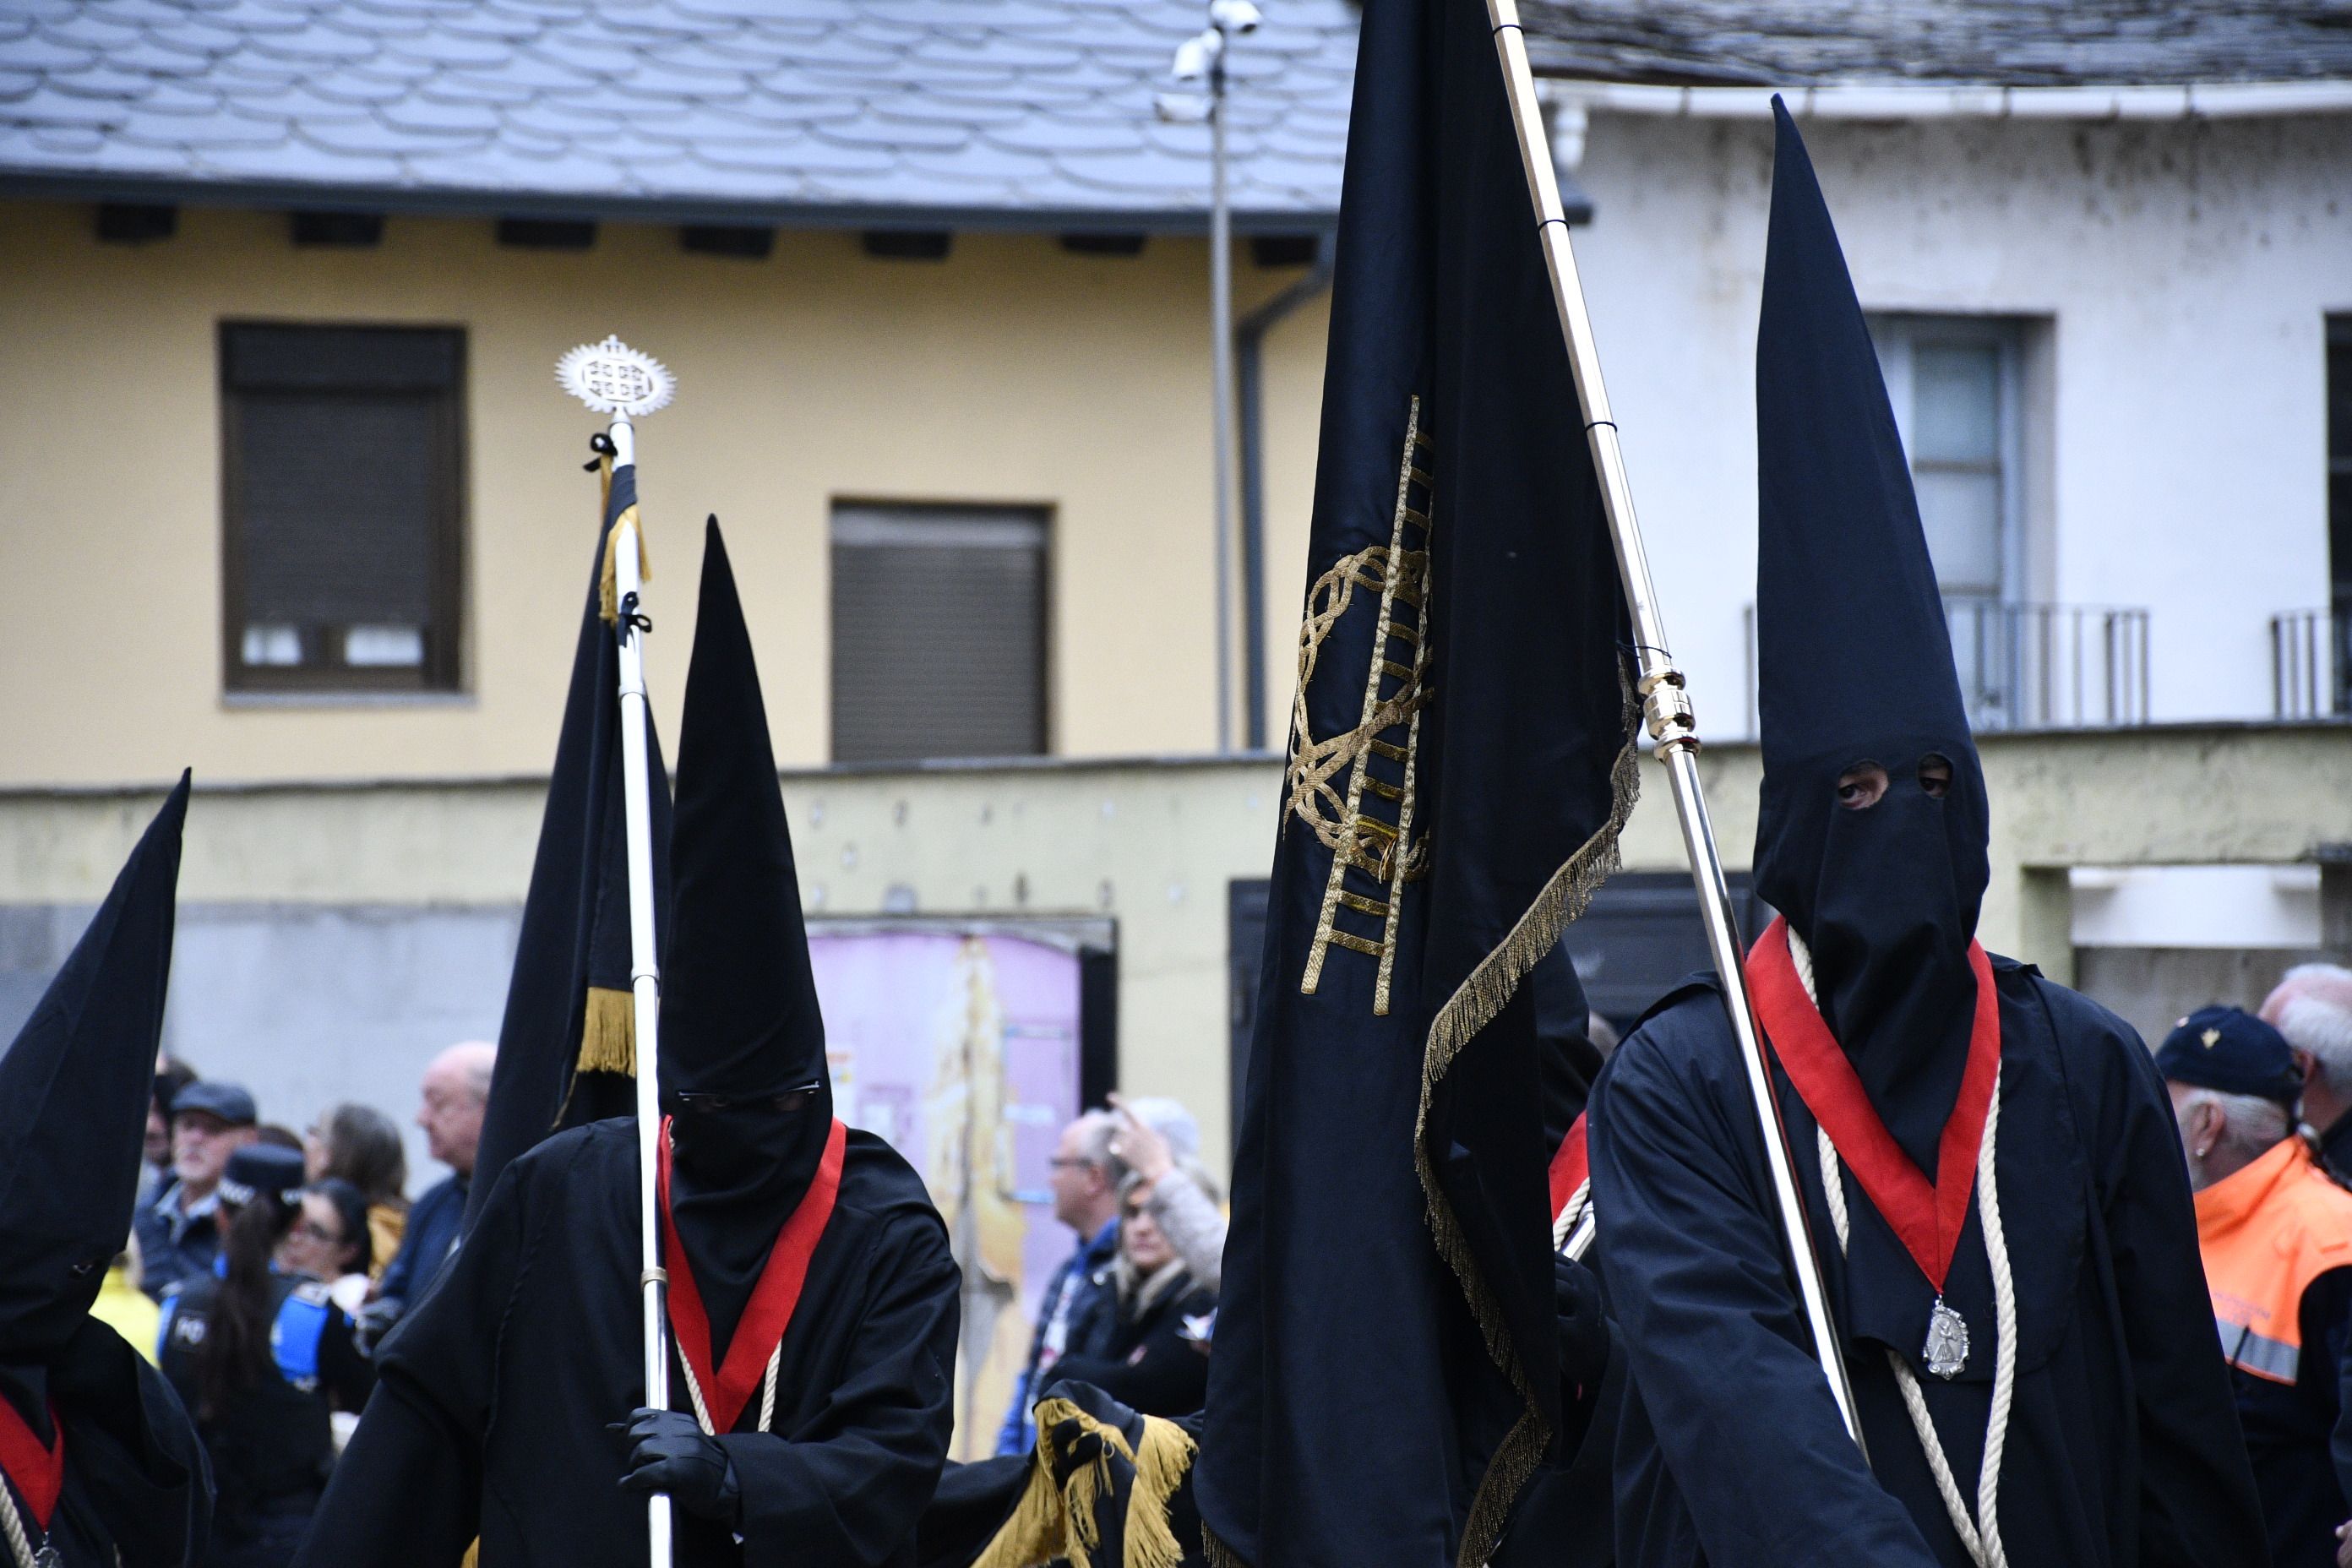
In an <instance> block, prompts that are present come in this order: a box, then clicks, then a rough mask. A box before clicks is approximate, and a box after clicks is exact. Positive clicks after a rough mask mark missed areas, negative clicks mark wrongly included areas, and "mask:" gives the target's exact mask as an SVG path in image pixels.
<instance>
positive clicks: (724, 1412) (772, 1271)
mask: <svg viewBox="0 0 2352 1568" xmlns="http://www.w3.org/2000/svg"><path fill="white" fill-rule="evenodd" d="M848 1136H849V1135H848V1129H846V1128H845V1127H844V1126H842V1124H841V1122H840V1121H839V1120H838V1119H836V1120H835V1121H834V1124H833V1131H832V1132H831V1133H829V1134H828V1135H827V1136H826V1138H825V1141H824V1159H823V1160H822V1161H820V1162H819V1163H818V1164H817V1168H816V1179H815V1180H814V1181H812V1182H811V1183H810V1184H809V1189H808V1191H807V1192H805V1193H803V1194H801V1201H800V1203H799V1204H798V1205H796V1206H795V1207H794V1208H793V1213H792V1217H791V1218H790V1219H787V1220H786V1221H784V1226H783V1228H782V1230H780V1231H778V1232H777V1233H776V1244H775V1246H774V1247H773V1248H772V1249H771V1250H770V1251H769V1253H768V1261H767V1264H766V1265H765V1266H764V1267H763V1268H761V1270H760V1282H759V1283H758V1284H757V1285H755V1286H753V1287H752V1288H751V1302H750V1304H749V1305H747V1306H745V1307H744V1309H743V1321H741V1322H740V1323H738V1324H736V1325H735V1337H734V1338H733V1339H731V1340H730V1341H728V1342H727V1362H726V1364H725V1365H723V1366H720V1367H719V1368H718V1369H716V1371H715V1372H714V1371H713V1369H712V1367H711V1364H710V1314H709V1311H708V1310H705V1308H704V1307H703V1305H702V1292H701V1291H700V1290H698V1289H696V1288H695V1284H694V1265H693V1263H692V1262H691V1261H690V1260H689V1259H688V1258H687V1255H686V1248H685V1247H681V1246H680V1245H678V1239H677V1226H676V1225H674V1224H673V1223H671V1220H670V1213H669V1158H670V1156H669V1118H667V1117H664V1118H662V1136H661V1159H660V1161H659V1163H658V1164H657V1165H656V1171H657V1173H658V1174H657V1176H656V1181H657V1183H658V1193H657V1195H658V1196H659V1197H660V1199H661V1216H662V1255H663V1257H664V1258H665V1259H667V1265H668V1268H669V1321H670V1327H671V1329H672V1330H673V1331H675V1333H676V1334H677V1353H678V1354H679V1355H680V1356H682V1357H684V1358H685V1361H686V1364H687V1367H688V1370H689V1371H691V1372H692V1373H694V1381H695V1383H696V1384H697V1385H698V1386H699V1387H700V1388H701V1390H702V1397H703V1401H704V1403H705V1405H707V1406H708V1408H709V1412H710V1425H711V1427H712V1429H713V1430H715V1431H719V1432H732V1431H733V1430H734V1429H735V1423H736V1422H737V1421H738V1420H739V1419H740V1418H741V1416H742V1414H743V1406H744V1405H748V1404H750V1403H751V1394H752V1393H753V1391H755V1390H756V1389H758V1387H759V1386H760V1378H761V1374H762V1373H765V1372H766V1371H767V1370H768V1357H769V1356H771V1355H772V1354H773V1353H775V1349H776V1347H777V1346H778V1345H780V1344H782V1342H783V1339H784V1330H785V1329H787V1328H788V1327H790V1326H791V1324H792V1321H793V1309H794V1308H795V1307H798V1306H799V1305H800V1300H801V1287H802V1285H803V1284H804V1283H806V1281H807V1279H808V1266H809V1257H810V1255H811V1254H813V1253H814V1252H815V1251H816V1242H817V1237H821V1236H823V1235H824V1227H825V1223H826V1222H827V1221H828V1220H830V1219H832V1218H833V1204H834V1200H835V1198H836V1197H838V1196H840V1194H841V1162H842V1155H843V1152H844V1151H845V1149H846V1147H847V1145H848Z"/></svg>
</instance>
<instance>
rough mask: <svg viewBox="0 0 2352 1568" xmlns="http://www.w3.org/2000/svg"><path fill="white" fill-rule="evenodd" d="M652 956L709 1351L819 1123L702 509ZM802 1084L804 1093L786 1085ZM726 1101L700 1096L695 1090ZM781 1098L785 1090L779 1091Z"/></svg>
mask: <svg viewBox="0 0 2352 1568" xmlns="http://www.w3.org/2000/svg"><path fill="white" fill-rule="evenodd" d="M673 820H674V822H675V824H676V826H674V827H673V828H672V830H671V838H670V875H671V878H672V882H671V889H672V890H671V904H670V928H669V938H668V941H667V946H666V949H665V952H664V953H663V961H662V1004H661V1042H660V1057H661V1066H660V1075H661V1076H660V1082H661V1088H662V1094H663V1103H664V1109H665V1110H667V1111H668V1112H669V1113H670V1116H671V1126H670V1140H671V1147H672V1149H673V1151H674V1154H675V1158H674V1165H673V1172H672V1175H673V1179H672V1182H671V1184H670V1200H671V1201H670V1213H671V1215H672V1218H673V1219H674V1220H675V1222H676V1224H677V1233H678V1237H679V1239H680V1241H682V1242H683V1243H684V1244H685V1247H686V1250H687V1254H688V1261H689V1263H690V1264H691V1265H692V1267H693V1269H694V1276H695V1282H696V1284H697V1285H698V1287H699V1289H700V1291H701V1295H702V1299H703V1304H704V1306H705V1307H706V1308H707V1309H708V1310H709V1315H710V1342H711V1353H712V1355H713V1356H715V1357H722V1358H723V1357H724V1356H725V1355H726V1353H727V1343H728V1342H729V1340H730V1338H731V1337H732V1336H733V1334H734V1331H735V1324H736V1321H737V1320H738V1319H739V1318H740V1316H741V1314H742V1310H743V1307H744V1305H745V1303H746V1302H748V1301H749V1300H751V1289H752V1287H753V1286H754V1285H755V1284H756V1283H757V1281H758V1279H759V1275H760V1270H761V1267H762V1266H763V1265H764V1264H765V1263H766V1262H767V1258H768V1253H769V1250H770V1249H771V1248H772V1247H773V1246H774V1244H775V1239H776V1233H777V1231H778V1230H779V1229H780V1228H781V1227H782V1225H783V1222H784V1221H785V1219H787V1218H788V1217H790V1215H792V1212H793V1208H794V1207H795V1206H796V1205H798V1204H799V1203H800V1201H801V1197H802V1195H803V1194H805V1193H806V1192H807V1191H808V1187H809V1183H810V1182H811V1180H812V1179H814V1176H815V1174H816V1169H817V1164H818V1163H819V1161H820V1160H821V1159H822V1158H823V1156H824V1144H825V1135H826V1133H827V1132H828V1131H830V1130H831V1128H832V1125H833V1086H832V1079H831V1077H830V1075H829V1074H828V1073H827V1072H826V1069H825V1060H824V1017H823V1016H821V1015H820V1014H819V1012H818V1010H817V997H816V978H815V975H814V973H813V972H812V970H811V968H810V965H809V951H808V929H807V926H806V925H805V923H804V922H803V920H802V918H801V893H800V879H799V874H798V872H797V871H796V870H795V869H794V868H793V837H792V829H791V826H789V824H788V823H787V822H786V820H785V817H784V801H783V795H782V793H781V792H780V791H779V789H778V787H777V784H776V758H775V753H774V752H773V751H772V749H771V748H770V746H769V743H768V717H767V710H766V708H765V706H764V705H763V704H762V703H761V698H760V674H759V671H758V669H756V668H754V667H753V665H752V662H751V633H750V631H749V630H748V629H747V628H746V627H745V626H744V624H743V606H742V605H741V603H740V601H739V600H738V599H737V597H736V595H735V574H734V571H733V569H732V568H731V567H730V565H729V564H728V561H727V546H726V544H725V543H724V542H722V541H721V540H720V538H719V520H718V519H717V518H712V519H711V520H710V523H709V529H708V530H707V531H706V534H705V539H704V544H703V554H702V596H701V605H700V608H699V609H698V611H697V612H696V622H695V628H694V658H693V661H692V662H691V664H689V665H688V668H687V674H686V713H685V716H684V718H683V719H682V720H681V721H680V722H679V726H678V738H677V808H676V814H675V816H674V818H673ZM811 1083H814V1085H815V1086H816V1089H815V1091H814V1093H813V1094H809V1095H804V1096H793V1095H790V1094H789V1091H792V1090H795V1089H800V1088H802V1087H803V1086H804V1085H808V1084H811ZM708 1096H716V1097H719V1098H720V1099H721V1100H726V1101H730V1102H732V1103H730V1104H726V1105H723V1106H719V1107H717V1108H712V1107H711V1106H710V1104H709V1101H708V1100H704V1099H703V1098H702V1097H708ZM780 1097H783V1098H780Z"/></svg>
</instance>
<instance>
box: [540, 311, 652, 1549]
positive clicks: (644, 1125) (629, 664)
mask: <svg viewBox="0 0 2352 1568" xmlns="http://www.w3.org/2000/svg"><path fill="white" fill-rule="evenodd" d="M555 377H556V380H558V381H559V382H561V383H562V384H563V389H564V390H565V391H566V392H569V393H570V394H572V396H574V397H576V398H578V399H579V400H580V401H581V402H583V403H584V404H586V405H588V406H589V407H590V408H592V409H593V410H595V411H596V412H597V413H599V414H610V415H612V416H614V417H613V423H612V425H611V426H609V427H608V428H607V429H606V431H605V434H606V436H607V437H609V438H610V439H611V441H612V443H613V454H612V455H613V471H614V473H615V474H618V473H619V472H620V471H621V470H622V469H623V468H635V466H636V461H637V432H636V427H635V426H634V425H632V424H631V423H630V420H631V419H632V418H641V417H643V416H646V415H648V414H651V413H653V412H654V411H655V410H656V409H659V408H665V407H667V406H668V405H669V400H670V395H671V393H673V392H674V391H676V390H677V380H676V378H675V377H673V376H672V375H671V374H670V373H669V372H668V371H667V369H665V368H664V367H663V366H662V364H661V363H660V362H659V361H658V360H655V359H652V358H649V357H648V356H646V355H645V354H642V353H638V352H637V351H636V350H635V349H633V348H630V347H629V346H628V345H627V344H625V343H624V342H621V340H620V339H618V338H613V337H608V338H606V339H605V340H604V342H601V343H595V344H583V346H581V347H579V348H576V349H573V350H572V352H571V353H568V354H565V355H564V356H563V358H562V360H560V361H559V362H557V364H556V367H555ZM638 526H639V524H638V521H637V510H636V508H635V507H634V506H632V507H628V508H625V509H624V510H623V511H622V513H621V516H620V519H619V521H618V525H617V526H616V527H615V529H614V533H613V537H612V538H610V539H608V540H606V541H605V543H604V548H605V550H606V552H608V553H609V556H610V564H611V566H612V569H613V577H614V585H615V588H616V590H617V592H616V594H615V596H614V604H615V605H616V606H617V607H618V609H619V612H620V613H619V616H618V617H617V618H616V620H615V622H614V628H613V631H614V639H615V642H616V644H617V646H618V651H619V657H620V666H621V680H620V686H621V798H622V801H623V808H624V811H625V815H626V820H627V824H628V839H629V994H630V998H631V1000H632V1001H633V1002H634V1004H635V1024H636V1068H637V1070H636V1091H637V1237H638V1248H637V1250H638V1257H639V1259H640V1262H641V1265H642V1267H641V1268H640V1271H639V1273H638V1277H637V1282H638V1285H639V1288H640V1290H641V1293H642V1296H643V1305H644V1308H645V1341H646V1405H647V1406H649V1407H650V1408H652V1409H655V1410H667V1409H668V1408H669V1318H668V1313H667V1308H666V1306H665V1304H664V1301H663V1287H664V1285H665V1284H666V1283H667V1275H665V1274H664V1273H663V1272H662V1267H661V1231H660V1213H659V1207H658V1203H657V1200H656V1195H655V1170H656V1155H657V1153H658V1142H659V1140H660V1137H661V1107H660V1102H659V1098H658V1096H659V1088H658V1085H657V1084H656V1075H655V1063H656V1061H657V1060H658V1059H659V1057H658V1054H657V1047H656V1041H657V1040H658V1038H659V1032H660V1027H661V966H660V962H659V958H658V955H657V952H656V947H655V941H654V833H653V801H652V799H651V797H650V796H649V795H648V794H647V793H646V791H647V785H646V752H648V750H649V749H650V748H649V746H648V744H647V740H646V737H647V736H648V735H649V734H651V732H652V719H651V717H650V715H649V714H648V713H647V712H646V645H645V634H646V631H648V630H650V629H651V628H650V626H649V624H648V623H647V622H646V619H645V617H644V616H643V614H642V610H641V603H642V599H641V595H643V593H644V590H645V584H644V581H643V579H642V577H641V576H640V575H639V571H638V567H639V553H638V552H639V549H640V546H639V542H638V538H637V529H638ZM646 1528H647V1530H648V1531H649V1532H650V1534H651V1536H652V1547H653V1558H652V1568H670V1553H671V1533H670V1500H669V1496H668V1494H667V1493H665V1492H656V1493H654V1494H653V1495H652V1496H651V1497H649V1498H647V1499H646Z"/></svg>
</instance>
